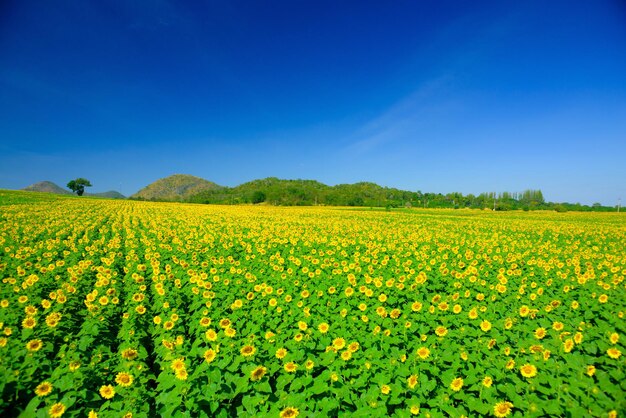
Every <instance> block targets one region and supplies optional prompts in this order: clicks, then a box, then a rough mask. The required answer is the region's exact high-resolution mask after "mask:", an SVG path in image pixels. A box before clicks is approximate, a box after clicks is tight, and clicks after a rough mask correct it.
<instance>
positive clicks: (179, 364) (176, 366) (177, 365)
mask: <svg viewBox="0 0 626 418" xmlns="http://www.w3.org/2000/svg"><path fill="white" fill-rule="evenodd" d="M170 367H171V368H172V370H174V371H178V370H185V359H184V358H183V357H180V358H177V359H174V360H172V364H171V365H170Z"/></svg>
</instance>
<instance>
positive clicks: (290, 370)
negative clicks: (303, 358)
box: [285, 361, 298, 373]
mask: <svg viewBox="0 0 626 418" xmlns="http://www.w3.org/2000/svg"><path fill="white" fill-rule="evenodd" d="M297 369H298V365H297V364H296V363H294V362H293V361H290V362H289V363H287V364H285V371H286V372H287V373H294V372H295V371H296V370H297Z"/></svg>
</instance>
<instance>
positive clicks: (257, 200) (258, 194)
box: [252, 190, 267, 203]
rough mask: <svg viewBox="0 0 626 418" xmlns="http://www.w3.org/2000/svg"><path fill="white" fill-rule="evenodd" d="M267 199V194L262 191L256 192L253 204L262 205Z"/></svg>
mask: <svg viewBox="0 0 626 418" xmlns="http://www.w3.org/2000/svg"><path fill="white" fill-rule="evenodd" d="M266 198H267V196H265V193H263V192H262V191H260V190H257V191H255V192H254V193H253V194H252V203H262V202H265V199H266Z"/></svg>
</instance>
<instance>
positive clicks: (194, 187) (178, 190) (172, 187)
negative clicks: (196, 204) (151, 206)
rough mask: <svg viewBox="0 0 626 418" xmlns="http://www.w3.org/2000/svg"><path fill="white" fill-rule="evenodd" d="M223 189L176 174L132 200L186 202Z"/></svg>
mask: <svg viewBox="0 0 626 418" xmlns="http://www.w3.org/2000/svg"><path fill="white" fill-rule="evenodd" d="M220 189H223V187H222V186H219V185H217V184H215V183H213V182H210V181H208V180H205V179H201V178H199V177H195V176H190V175H188V174H174V175H172V176H169V177H165V178H162V179H159V180H157V181H155V182H154V183H151V184H149V185H147V186H146V187H144V188H143V189H141V190H139V191H138V192H137V193H135V194H134V195H132V196H131V197H130V198H131V199H137V200H155V201H186V200H189V199H190V198H191V196H194V195H197V194H199V193H202V192H205V191H209V190H220Z"/></svg>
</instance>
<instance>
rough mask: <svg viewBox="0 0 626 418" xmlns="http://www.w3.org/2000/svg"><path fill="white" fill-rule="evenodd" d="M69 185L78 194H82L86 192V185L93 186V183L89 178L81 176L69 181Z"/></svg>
mask: <svg viewBox="0 0 626 418" xmlns="http://www.w3.org/2000/svg"><path fill="white" fill-rule="evenodd" d="M67 187H68V188H69V189H70V190H71V191H73V192H74V193H76V194H77V195H79V196H82V195H83V193H85V187H91V183H90V182H89V180H87V179H84V178H82V177H79V178H77V179H76V180H72V181H70V182H69V183H67Z"/></svg>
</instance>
